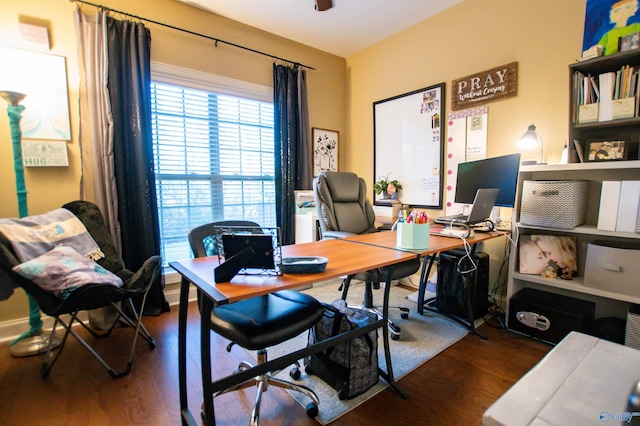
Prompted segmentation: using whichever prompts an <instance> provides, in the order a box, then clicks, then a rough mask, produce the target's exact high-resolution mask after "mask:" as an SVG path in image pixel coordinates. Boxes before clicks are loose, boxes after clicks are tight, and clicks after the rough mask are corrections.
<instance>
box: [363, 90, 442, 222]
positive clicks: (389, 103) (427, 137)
mask: <svg viewBox="0 0 640 426" xmlns="http://www.w3.org/2000/svg"><path fill="white" fill-rule="evenodd" d="M445 93H446V92H445V83H440V84H435V85H433V86H429V87H424V88H422V89H418V90H414V91H412V92H409V93H405V94H402V95H398V96H394V97H392V98H388V99H383V100H380V101H376V102H374V103H373V128H374V129H373V130H374V131H373V135H374V136H373V137H374V152H373V157H374V165H373V181H374V182H376V181H378V180H380V178H383V177H385V176H387V175H388V176H389V178H390V179H391V180H393V179H397V180H398V181H399V182H400V184H401V185H402V191H401V192H400V194H399V198H400V200H401V201H402V203H403V204H407V205H409V206H410V207H418V208H428V209H438V210H441V209H442V205H443V188H444V105H445ZM380 198H381V197H380V196H377V195H376V194H375V191H374V192H373V199H374V200H375V201H374V204H376V202H377V201H378V200H379V199H380Z"/></svg>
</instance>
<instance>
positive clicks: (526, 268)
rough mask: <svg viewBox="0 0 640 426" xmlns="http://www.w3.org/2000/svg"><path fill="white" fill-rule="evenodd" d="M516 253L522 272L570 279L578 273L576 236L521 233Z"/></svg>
mask: <svg viewBox="0 0 640 426" xmlns="http://www.w3.org/2000/svg"><path fill="white" fill-rule="evenodd" d="M518 255H519V262H520V273H522V274H536V275H542V274H545V276H546V277H548V278H556V277H557V278H565V279H571V277H574V276H576V274H577V273H578V260H577V259H578V255H577V249H576V237H569V236H565V235H522V236H520V241H519V243H518Z"/></svg>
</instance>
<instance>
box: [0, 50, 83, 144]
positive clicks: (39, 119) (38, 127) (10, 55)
mask: <svg viewBox="0 0 640 426" xmlns="http://www.w3.org/2000/svg"><path fill="white" fill-rule="evenodd" d="M0 55H1V56H0V57H2V59H3V66H2V69H1V70H0V81H2V82H3V83H4V86H3V89H9V87H8V86H7V84H8V85H11V86H12V87H11V88H10V89H11V90H13V91H16V92H20V93H24V94H25V95H27V96H26V97H25V98H24V100H23V101H22V102H21V105H24V112H23V113H22V120H20V130H21V131H22V139H45V140H70V139H71V126H70V122H69V98H68V94H67V68H66V62H65V58H64V56H55V55H49V54H46V53H39V52H30V51H27V50H19V49H11V48H0ZM9 64H10V65H9ZM5 65H6V66H5Z"/></svg>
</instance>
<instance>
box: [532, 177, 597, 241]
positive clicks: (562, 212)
mask: <svg viewBox="0 0 640 426" xmlns="http://www.w3.org/2000/svg"><path fill="white" fill-rule="evenodd" d="M588 192H589V181H587V180H565V181H562V180H547V181H539V180H525V181H524V182H523V183H522V204H521V208H520V222H521V223H522V224H524V225H533V226H542V227H546V228H561V229H571V228H575V227H576V226H578V225H582V224H583V223H584V222H585V218H586V213H587V196H588Z"/></svg>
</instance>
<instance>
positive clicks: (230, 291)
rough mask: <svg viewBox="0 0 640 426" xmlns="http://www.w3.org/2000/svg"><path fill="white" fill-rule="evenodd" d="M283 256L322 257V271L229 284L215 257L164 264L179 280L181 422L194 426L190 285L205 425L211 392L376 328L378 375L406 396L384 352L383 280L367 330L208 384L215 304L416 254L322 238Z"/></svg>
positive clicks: (288, 250) (211, 419) (386, 344)
mask: <svg viewBox="0 0 640 426" xmlns="http://www.w3.org/2000/svg"><path fill="white" fill-rule="evenodd" d="M282 256H283V257H299V256H324V257H326V258H328V259H329V262H328V263H327V267H326V269H325V271H324V272H322V273H317V274H284V275H280V276H265V275H237V276H235V277H234V278H233V279H232V280H231V282H227V283H216V282H215V281H214V278H213V268H215V267H216V266H218V258H217V257H215V256H214V257H205V258H198V259H185V260H181V261H176V262H170V263H169V266H171V267H172V268H173V269H175V270H176V271H178V272H179V273H180V275H181V276H182V280H181V284H180V307H179V314H178V374H179V382H180V383H179V386H180V413H181V418H182V423H183V424H189V425H191V424H194V425H195V424H198V423H199V422H196V421H195V419H194V418H193V416H192V415H191V412H190V411H189V406H188V400H187V385H186V383H187V381H186V377H187V376H186V375H187V368H186V332H187V305H188V294H189V285H190V284H194V285H195V286H196V287H197V288H198V291H199V292H201V294H202V295H203V296H204V297H202V303H201V312H200V344H201V362H202V364H201V365H202V366H201V368H202V388H203V394H204V405H205V411H206V413H207V424H208V425H214V424H215V416H214V409H213V397H212V395H213V393H214V392H216V391H218V390H221V389H225V388H227V387H229V386H231V385H233V384H236V383H240V382H242V381H244V380H247V379H250V378H251V377H255V376H257V375H259V374H263V373H266V372H268V371H274V370H280V369H283V368H286V367H287V366H288V365H291V364H293V362H295V361H296V360H299V359H302V358H304V357H305V356H309V355H311V354H313V353H316V352H318V351H320V350H324V349H326V348H329V347H331V346H335V345H337V344H339V343H342V342H345V341H348V340H350V339H352V338H353V337H356V336H358V335H361V334H365V333H368V332H369V331H371V330H373V329H375V328H382V336H383V344H384V352H385V359H386V363H387V371H383V370H381V369H380V370H379V372H380V375H381V376H382V377H383V378H384V379H385V380H386V381H387V383H389V385H390V386H391V387H392V388H393V389H395V390H396V391H397V392H398V393H399V394H400V395H401V396H403V397H405V398H406V397H407V394H406V393H405V392H404V391H402V389H400V387H399V386H398V385H397V383H396V382H395V379H394V375H393V367H392V364H391V354H390V352H389V333H388V330H387V326H386V323H387V318H388V301H389V289H390V288H391V286H390V285H389V284H390V282H389V281H390V280H389V276H388V277H387V285H386V286H385V292H384V307H383V318H382V319H381V320H379V321H376V322H374V323H372V324H370V325H369V326H367V327H361V328H358V329H356V330H354V331H352V332H349V333H343V334H340V335H338V336H335V337H333V338H330V339H327V340H325V341H323V342H320V343H318V344H316V345H313V346H311V347H308V348H304V349H301V350H298V351H296V352H293V353H291V354H288V355H285V356H282V357H280V358H276V359H274V360H270V361H269V362H267V363H265V364H261V365H258V366H256V367H254V368H253V369H250V370H245V371H242V372H240V373H238V374H232V375H231V376H227V377H225V378H223V379H220V380H217V381H215V382H213V381H212V372H211V365H212V364H211V362H212V360H211V353H210V351H209V350H208V348H210V347H211V310H212V309H213V308H214V307H215V306H218V305H222V304H225V303H233V302H236V301H239V300H243V299H248V298H251V297H255V296H260V295H264V294H269V293H273V292H276V291H278V290H284V289H295V288H299V287H302V286H305V285H309V284H313V283H316V282H320V281H326V280H329V279H332V278H338V277H341V276H344V275H353V274H355V273H357V272H361V271H366V270H368V269H373V268H380V267H388V268H392V267H393V265H394V264H396V263H401V262H404V261H407V260H410V259H412V258H415V256H417V254H416V253H411V252H406V251H400V250H389V249H388V248H385V247H378V246H374V245H367V244H353V243H349V242H346V241H345V240H323V241H316V242H312V243H305V244H294V245H290V246H283V247H282Z"/></svg>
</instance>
